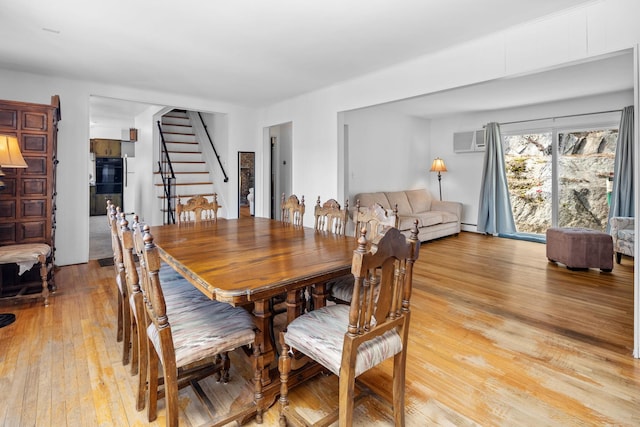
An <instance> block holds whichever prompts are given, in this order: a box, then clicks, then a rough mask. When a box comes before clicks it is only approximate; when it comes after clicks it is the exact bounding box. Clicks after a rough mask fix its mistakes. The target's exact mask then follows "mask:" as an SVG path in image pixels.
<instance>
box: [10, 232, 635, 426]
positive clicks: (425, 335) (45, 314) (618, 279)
mask: <svg viewBox="0 0 640 427" xmlns="http://www.w3.org/2000/svg"><path fill="white" fill-rule="evenodd" d="M56 283H57V285H58V292H57V293H56V294H55V295H54V296H53V298H51V305H50V306H49V307H48V308H44V307H43V306H42V305H41V303H23V304H20V305H7V304H4V305H1V306H0V312H13V313H15V314H16V316H17V321H16V322H15V323H14V324H13V325H11V326H8V327H5V328H1V329H0V425H5V426H31V425H37V426H56V427H57V426H64V425H67V426H97V425H103V426H134V425H135V426H138V425H147V423H146V413H145V412H136V410H135V408H134V392H135V381H136V378H135V377H133V376H131V375H130V373H129V368H128V367H123V366H122V364H121V362H120V360H121V355H120V343H116V340H115V322H114V321H115V318H116V316H115V309H116V290H115V285H114V280H113V267H102V268H101V267H99V265H98V263H97V262H96V261H90V262H89V263H88V264H82V265H72V266H66V267H63V268H61V269H60V270H59V272H58V273H57V277H56ZM411 303H412V319H411V332H410V344H409V345H410V347H409V351H408V366H409V370H408V373H407V391H406V392H407V395H406V396H407V399H406V400H407V402H406V403H407V404H406V413H407V425H409V426H425V425H434V426H440V425H442V426H476V425H482V426H519V425H522V426H531V425H535V426H585V425H588V426H590V425H608V426H611V425H615V426H637V425H640V361H638V360H636V359H633V358H632V356H631V351H632V345H633V336H632V335H633V259H630V258H624V259H623V261H622V265H615V266H614V269H613V272H612V273H601V272H600V271H599V270H588V271H569V270H567V269H566V268H564V267H563V266H557V265H555V264H551V263H548V262H547V260H546V257H545V246H544V245H542V244H538V243H532V242H522V241H516V240H509V239H500V238H493V237H487V236H482V235H478V234H472V233H462V234H461V235H460V236H458V237H449V238H445V239H441V240H437V241H434V242H430V243H427V244H424V245H423V246H422V248H421V253H420V259H419V260H418V262H417V264H416V269H415V275H414V293H413V297H412V301H411ZM232 361H233V366H232V372H231V375H232V382H231V383H230V384H229V385H226V386H223V385H219V384H215V381H213V380H211V382H210V383H209V382H207V383H205V384H204V387H205V389H206V390H208V391H209V392H210V394H214V395H215V396H216V398H215V400H214V403H220V404H221V405H225V404H230V403H229V402H230V401H231V400H232V399H233V397H225V396H235V395H236V394H238V393H241V392H242V390H243V377H244V378H250V368H249V367H248V366H246V364H245V363H244V360H243V359H242V358H240V357H239V356H234V357H233V358H232ZM390 375H391V365H390V363H385V364H383V365H382V366H381V367H380V368H376V369H374V370H373V371H371V372H368V373H366V374H365V375H364V376H363V379H364V380H365V381H366V382H367V383H368V384H369V385H370V386H372V387H373V388H375V389H383V388H384V387H386V386H388V385H389V384H390V382H391V381H390ZM382 393H383V394H384V395H388V392H386V391H383V392H382ZM290 398H291V401H292V404H296V403H297V405H296V406H297V407H300V405H302V406H304V407H306V411H304V412H306V414H307V416H309V417H310V418H318V417H320V416H321V415H322V414H323V413H324V409H323V408H327V406H328V405H329V403H333V404H334V405H335V404H336V403H337V381H336V379H335V377H333V376H320V377H317V378H316V379H314V380H313V381H311V382H309V383H307V384H304V385H302V386H300V387H298V388H296V389H294V390H293V391H292V393H291V394H290ZM225 399H226V401H225ZM218 400H220V401H221V402H217V401H218ZM180 402H181V404H180V406H181V414H180V422H181V425H185V426H191V425H196V424H198V423H200V422H204V421H206V419H207V418H206V415H204V411H203V409H202V408H201V405H200V403H199V402H198V401H197V398H196V397H194V394H193V393H192V392H191V391H190V390H189V389H185V390H182V391H181V399H180ZM225 402H226V403H225ZM163 415H164V406H162V404H161V406H160V408H159V419H158V421H156V422H154V423H151V424H150V425H152V426H156V425H159V426H162V425H164V417H163ZM276 421H277V405H275V406H273V407H272V408H271V409H270V410H269V411H268V412H267V414H266V416H265V420H264V424H263V425H265V426H272V425H275V424H276ZM390 424H391V423H390V421H389V416H388V412H387V411H386V409H385V408H384V406H383V405H380V404H378V403H377V402H376V401H375V400H374V401H371V402H369V403H367V404H366V405H364V406H362V407H360V408H359V410H358V412H357V415H356V425H362V426H365V425H366V426H369V425H376V426H387V425H390ZM248 425H251V426H254V425H255V423H254V422H253V421H252V422H249V423H248Z"/></svg>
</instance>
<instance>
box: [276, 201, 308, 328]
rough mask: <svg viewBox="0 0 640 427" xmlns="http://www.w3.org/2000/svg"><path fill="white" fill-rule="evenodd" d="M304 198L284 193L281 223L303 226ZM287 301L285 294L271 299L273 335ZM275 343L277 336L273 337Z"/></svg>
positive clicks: (281, 203) (281, 204) (281, 205)
mask: <svg viewBox="0 0 640 427" xmlns="http://www.w3.org/2000/svg"><path fill="white" fill-rule="evenodd" d="M304 211H305V205H304V196H302V201H300V199H298V196H296V195H295V194H292V195H291V196H289V197H285V195H284V193H282V197H281V198H280V221H282V222H283V223H285V224H292V225H295V226H298V227H302V226H303V219H304ZM286 299H287V294H286V293H283V294H280V295H275V296H273V297H271V298H270V299H269V311H270V312H271V317H270V318H269V323H270V325H271V326H270V331H271V332H272V333H273V323H274V320H275V319H274V317H275V316H277V315H279V314H283V313H286V311H287V310H286V308H284V307H282V305H283V304H284V302H285V301H286ZM272 338H273V339H274V341H275V336H272Z"/></svg>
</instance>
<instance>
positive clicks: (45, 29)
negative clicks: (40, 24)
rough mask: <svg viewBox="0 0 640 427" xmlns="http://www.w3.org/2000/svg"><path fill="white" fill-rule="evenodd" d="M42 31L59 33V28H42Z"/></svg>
mask: <svg viewBox="0 0 640 427" xmlns="http://www.w3.org/2000/svg"><path fill="white" fill-rule="evenodd" d="M42 31H47V32H49V33H53V34H60V30H54V29H53V28H43V29H42Z"/></svg>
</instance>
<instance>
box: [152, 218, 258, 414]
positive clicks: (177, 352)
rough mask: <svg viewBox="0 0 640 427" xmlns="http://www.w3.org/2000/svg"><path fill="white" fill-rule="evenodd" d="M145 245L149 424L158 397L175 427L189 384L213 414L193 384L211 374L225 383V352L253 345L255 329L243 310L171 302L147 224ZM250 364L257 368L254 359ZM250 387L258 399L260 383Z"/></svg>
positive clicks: (235, 410)
mask: <svg viewBox="0 0 640 427" xmlns="http://www.w3.org/2000/svg"><path fill="white" fill-rule="evenodd" d="M143 240H144V250H143V258H142V259H143V260H144V266H145V267H144V268H145V269H146V275H147V280H141V281H140V285H141V288H142V293H143V297H144V301H145V310H146V314H147V319H148V322H149V325H148V327H147V330H146V332H147V339H148V342H147V345H148V356H149V366H148V370H147V383H148V393H149V405H148V419H149V421H154V420H155V419H156V417H157V405H158V397H159V396H160V397H162V396H164V398H165V408H166V424H167V426H177V425H178V403H179V402H178V390H179V389H180V388H182V387H183V386H187V385H191V386H192V387H193V389H194V391H195V392H196V393H197V394H198V396H199V397H200V398H201V399H202V401H203V402H205V403H207V405H206V406H207V409H208V410H209V411H210V412H212V411H211V408H210V407H211V406H213V405H212V404H211V401H210V399H209V397H208V396H207V395H206V394H204V392H203V389H202V388H201V387H200V386H199V385H198V384H197V382H198V380H199V379H201V378H204V377H207V376H210V375H212V374H216V375H217V377H218V378H221V379H222V380H223V381H224V380H226V379H227V378H228V367H229V362H228V358H227V357H226V354H227V352H229V351H232V350H234V349H236V348H240V347H244V346H251V345H253V344H254V341H255V325H254V322H253V319H252V318H251V315H250V314H249V313H248V312H247V311H246V310H245V309H243V308H241V307H233V306H231V305H229V304H226V303H223V302H219V301H205V302H200V300H191V299H188V298H180V299H178V300H177V301H174V302H173V303H170V301H168V300H167V299H166V297H167V296H166V295H165V292H164V288H163V286H162V283H161V277H160V274H159V272H160V268H161V262H160V256H159V254H158V249H157V247H156V246H155V244H154V243H153V236H152V235H151V233H150V230H149V226H148V225H145V226H144V229H143ZM141 264H142V262H141ZM141 270H142V269H141ZM254 354H255V357H257V354H256V353H254ZM221 356H222V357H221ZM254 363H258V362H257V360H256V361H255V362H254ZM159 365H161V366H162V372H163V375H162V378H163V381H162V389H160V388H159V386H160V384H159V382H160V381H159V376H158V369H159ZM254 385H255V394H256V400H257V399H258V398H259V396H260V395H261V382H260V381H255V384H254ZM246 412H247V410H246V408H244V407H238V408H234V407H232V408H231V409H230V410H229V412H228V413H226V414H220V415H213V414H212V417H214V424H216V425H223V424H226V423H229V422H231V421H233V420H237V419H238V418H239V417H242V416H246V415H247V414H246Z"/></svg>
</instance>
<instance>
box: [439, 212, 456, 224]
mask: <svg viewBox="0 0 640 427" xmlns="http://www.w3.org/2000/svg"><path fill="white" fill-rule="evenodd" d="M438 213H440V214H442V222H444V223H447V222H458V221H459V220H460V219H459V218H458V215H456V214H454V213H453V212H447V211H438Z"/></svg>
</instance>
